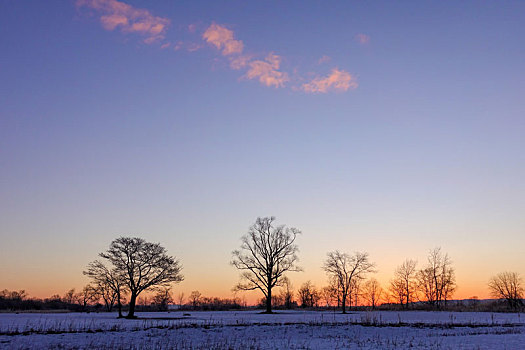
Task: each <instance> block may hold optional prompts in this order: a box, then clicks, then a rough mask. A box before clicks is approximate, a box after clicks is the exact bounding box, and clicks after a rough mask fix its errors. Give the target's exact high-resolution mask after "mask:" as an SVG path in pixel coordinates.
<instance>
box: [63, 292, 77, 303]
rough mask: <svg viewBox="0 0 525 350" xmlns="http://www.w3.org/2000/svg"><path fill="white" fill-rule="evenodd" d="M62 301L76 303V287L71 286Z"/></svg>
mask: <svg viewBox="0 0 525 350" xmlns="http://www.w3.org/2000/svg"><path fill="white" fill-rule="evenodd" d="M62 301H63V302H64V303H68V304H76V303H77V294H76V293H75V288H71V289H70V290H68V291H67V292H66V293H65V294H64V296H63V297H62Z"/></svg>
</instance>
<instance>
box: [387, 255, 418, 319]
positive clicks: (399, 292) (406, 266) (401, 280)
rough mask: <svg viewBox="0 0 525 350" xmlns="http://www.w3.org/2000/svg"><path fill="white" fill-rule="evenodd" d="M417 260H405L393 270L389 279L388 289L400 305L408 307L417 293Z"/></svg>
mask: <svg viewBox="0 0 525 350" xmlns="http://www.w3.org/2000/svg"><path fill="white" fill-rule="evenodd" d="M416 265H417V262H416V261H415V260H412V259H407V260H405V261H404V262H403V263H402V264H401V265H400V266H398V267H397V268H396V271H395V272H394V278H393V279H392V280H391V281H390V291H391V293H392V296H393V297H394V298H395V300H396V301H398V302H399V304H400V305H401V306H403V307H404V308H405V309H408V307H409V305H410V304H411V303H413V302H414V300H415V297H416V293H417V280H416V275H417V270H416Z"/></svg>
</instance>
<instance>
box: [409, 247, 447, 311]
mask: <svg viewBox="0 0 525 350" xmlns="http://www.w3.org/2000/svg"><path fill="white" fill-rule="evenodd" d="M417 279H418V285H419V289H420V291H421V292H422V293H423V296H424V300H425V301H426V302H427V303H428V304H430V305H432V306H434V307H436V308H438V309H440V308H441V307H442V306H443V304H446V302H447V300H448V299H449V298H450V297H451V296H452V294H453V293H454V291H455V290H456V275H455V271H454V268H453V267H452V261H451V260H450V258H449V256H448V254H446V253H445V254H444V253H443V252H442V251H441V248H434V249H433V250H431V251H430V253H429V255H428V258H427V265H426V266H425V267H424V268H423V269H421V270H419V271H418V273H417Z"/></svg>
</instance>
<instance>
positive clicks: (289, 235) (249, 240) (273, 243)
mask: <svg viewBox="0 0 525 350" xmlns="http://www.w3.org/2000/svg"><path fill="white" fill-rule="evenodd" d="M274 221H275V217H273V216H272V217H265V218H257V220H256V221H255V224H254V225H253V226H251V227H250V229H249V230H248V233H247V234H245V235H244V236H242V238H241V242H242V243H241V249H239V250H234V251H233V252H232V255H233V259H232V262H231V264H232V265H233V266H235V267H236V268H237V269H239V270H240V271H241V282H239V284H237V285H236V286H235V288H234V289H235V290H256V289H258V290H260V291H261V292H262V293H263V294H264V297H265V299H266V312H267V313H271V312H272V289H273V288H274V287H277V286H281V284H282V282H283V278H284V277H285V273H286V272H290V271H301V268H300V267H298V266H297V265H296V263H297V260H298V257H297V252H298V251H299V248H298V247H297V245H296V244H295V239H296V238H297V235H298V234H300V231H299V230H298V229H296V228H293V227H290V228H288V227H286V226H284V225H280V226H275V225H274Z"/></svg>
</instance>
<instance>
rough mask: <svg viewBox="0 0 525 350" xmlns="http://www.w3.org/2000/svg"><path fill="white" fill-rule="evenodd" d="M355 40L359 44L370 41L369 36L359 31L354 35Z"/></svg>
mask: <svg viewBox="0 0 525 350" xmlns="http://www.w3.org/2000/svg"><path fill="white" fill-rule="evenodd" d="M355 40H357V42H358V43H359V44H361V45H366V44H368V43H369V42H370V36H368V35H366V34H362V33H359V34H357V35H356V36H355Z"/></svg>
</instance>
